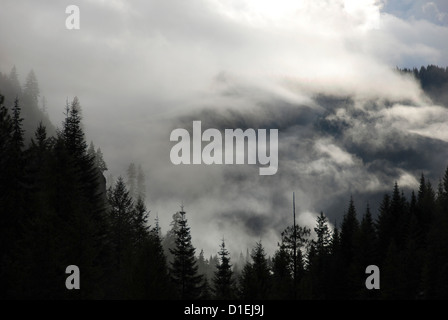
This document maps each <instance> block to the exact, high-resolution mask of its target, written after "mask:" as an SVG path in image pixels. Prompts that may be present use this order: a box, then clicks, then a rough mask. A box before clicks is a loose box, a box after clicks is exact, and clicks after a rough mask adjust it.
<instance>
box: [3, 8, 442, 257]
mask: <svg viewBox="0 0 448 320" xmlns="http://www.w3.org/2000/svg"><path fill="white" fill-rule="evenodd" d="M70 4H76V5H78V7H79V8H80V27H81V28H80V30H67V29H66V26H65V20H66V18H67V16H68V15H67V14H66V13H65V8H66V7H67V6H68V5H70ZM447 39H448V4H447V2H446V1H443V0H437V1H409V0H397V1H392V0H389V1H375V0H318V1H316V0H302V1H300V0H275V1H274V0H152V1H148V0H135V1H125V0H107V1H106V0H80V1H57V2H56V1H52V0H44V1H23V0H3V1H2V4H1V9H0V71H1V72H4V73H8V72H9V71H10V70H11V68H12V66H13V65H16V67H17V70H18V72H19V74H20V76H21V79H22V81H23V79H24V78H25V76H26V74H27V73H28V71H29V70H30V69H34V71H35V73H36V75H37V78H38V80H39V85H40V88H41V96H45V97H46V100H47V108H48V111H49V113H50V117H51V119H52V121H53V122H54V123H55V124H56V125H60V122H61V120H62V116H63V107H64V105H65V101H66V98H67V97H68V98H69V99H72V98H73V97H74V96H78V97H79V99H80V102H81V105H82V108H83V114H84V117H85V120H84V122H85V127H86V132H87V139H88V141H89V142H90V140H93V141H94V143H95V145H96V146H97V147H101V149H102V151H103V153H104V156H105V160H106V162H107V164H108V167H109V171H108V172H107V173H106V174H107V175H108V174H112V175H114V176H118V175H125V173H126V168H127V166H128V164H129V163H130V162H135V163H137V164H141V165H142V166H143V168H144V170H145V174H146V177H147V186H148V199H147V202H148V208H149V209H150V210H151V212H152V218H153V217H154V215H155V214H156V213H158V215H159V218H160V221H161V226H162V231H163V232H166V231H167V230H168V228H169V222H170V221H171V216H172V214H173V213H174V212H175V211H177V210H178V209H179V204H180V203H181V202H182V201H183V203H184V204H185V209H186V211H187V217H188V219H189V224H190V226H191V229H192V236H193V244H194V245H195V246H196V247H197V249H198V251H199V250H200V249H204V250H205V252H206V254H214V253H216V251H217V250H218V246H219V242H220V239H221V238H222V237H223V236H224V237H225V238H226V239H228V240H227V245H228V247H229V250H231V251H233V253H239V252H240V251H243V252H245V251H246V247H249V248H252V247H253V245H254V244H255V242H256V241H259V240H260V239H261V240H262V243H263V244H264V245H265V246H266V248H267V250H268V252H269V253H272V252H273V250H275V248H276V244H277V241H278V239H279V232H280V231H281V230H283V229H284V228H285V227H286V226H287V225H289V224H291V196H292V192H293V191H295V192H296V197H297V199H296V200H297V201H296V202H297V203H296V206H297V213H298V220H299V222H300V223H302V224H305V225H309V226H311V227H312V226H314V223H315V219H316V216H317V214H318V213H319V212H320V211H321V210H323V211H324V213H325V214H327V215H328V216H329V218H330V220H331V222H332V223H335V222H336V223H340V222H341V221H342V214H343V213H344V210H345V208H346V206H347V203H348V200H349V198H350V195H351V194H353V195H354V196H355V204H356V205H357V209H358V217H359V218H360V217H361V215H362V214H363V213H364V210H365V206H366V204H367V199H369V198H370V199H373V200H371V202H370V205H371V207H373V208H376V207H377V205H378V204H377V202H375V201H377V197H378V195H379V194H382V193H384V192H388V191H390V190H391V188H392V186H393V183H394V181H398V183H399V184H400V186H402V187H404V188H408V189H412V188H416V187H417V183H418V182H417V180H416V177H418V175H419V174H420V173H422V172H424V173H425V174H428V175H429V176H430V177H432V178H438V177H439V176H440V175H441V174H442V173H443V170H444V168H445V167H446V165H447V163H446V159H448V157H447V155H448V154H447V150H448V148H447V143H448V126H447V121H448V112H447V109H446V108H445V107H442V106H438V105H435V104H434V103H433V102H431V101H430V99H429V98H428V97H426V96H425V95H424V94H423V92H422V91H421V89H420V88H419V86H418V85H417V84H416V83H415V82H414V81H413V80H412V79H410V78H408V77H404V76H400V75H398V74H397V73H396V72H394V68H395V67H396V66H398V67H420V66H422V65H428V64H436V65H439V66H448V41H447ZM329 96H331V97H333V99H331V100H330V99H328V97H329ZM325 97H327V98H325ZM193 120H201V121H202V123H203V128H204V129H205V128H212V127H213V128H218V129H225V128H239V127H241V128H243V129H245V128H277V129H279V170H278V172H277V174H276V175H274V176H259V175H258V166H254V165H228V166H219V165H214V166H185V165H184V166H174V165H172V164H171V162H170V158H169V152H170V149H171V147H172V146H173V143H171V142H170V141H169V135H170V132H171V130H173V129H174V128H191V126H192V121H193ZM443 150H445V151H443ZM433 184H435V185H436V184H437V181H434V183H433ZM375 197H376V198H375Z"/></svg>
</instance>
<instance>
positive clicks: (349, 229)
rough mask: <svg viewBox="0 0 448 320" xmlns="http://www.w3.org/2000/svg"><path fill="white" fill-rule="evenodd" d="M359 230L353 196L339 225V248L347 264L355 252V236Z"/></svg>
mask: <svg viewBox="0 0 448 320" xmlns="http://www.w3.org/2000/svg"><path fill="white" fill-rule="evenodd" d="M358 230H359V222H358V219H357V218H356V209H355V205H354V203H353V198H350V202H349V206H348V210H347V213H346V214H345V215H344V218H343V220H342V225H341V250H342V254H343V255H344V258H345V261H346V262H347V263H348V264H349V263H350V262H351V261H352V260H353V257H354V254H355V248H354V246H355V243H356V236H357V234H358Z"/></svg>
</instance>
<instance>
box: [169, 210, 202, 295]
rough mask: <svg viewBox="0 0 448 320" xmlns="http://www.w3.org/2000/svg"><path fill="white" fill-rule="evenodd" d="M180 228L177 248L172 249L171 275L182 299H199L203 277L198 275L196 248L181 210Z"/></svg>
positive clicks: (177, 236)
mask: <svg viewBox="0 0 448 320" xmlns="http://www.w3.org/2000/svg"><path fill="white" fill-rule="evenodd" d="M179 214H180V216H181V218H180V220H179V228H178V230H176V231H175V235H176V239H175V247H174V249H170V251H171V253H172V254H173V255H174V261H173V262H172V263H171V267H170V274H171V278H172V280H173V282H174V285H175V287H176V290H177V293H178V296H179V298H180V299H199V298H200V296H201V291H202V288H201V284H202V281H203V279H202V277H203V276H202V275H199V274H198V266H197V262H196V258H195V256H194V253H195V250H196V249H195V248H194V247H193V245H192V243H191V235H190V227H189V226H188V224H187V219H186V217H185V214H186V212H185V211H184V210H183V208H182V209H181V211H179Z"/></svg>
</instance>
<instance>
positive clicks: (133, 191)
mask: <svg viewBox="0 0 448 320" xmlns="http://www.w3.org/2000/svg"><path fill="white" fill-rule="evenodd" d="M8 101H12V102H8ZM21 101H22V100H20V99H19V97H18V96H16V98H15V99H13V100H5V99H4V96H2V95H0V298H2V299H244V300H250V299H439V298H448V168H447V171H446V172H445V173H444V176H443V178H442V179H441V180H440V181H439V183H438V185H437V187H436V188H434V187H433V186H432V184H431V183H430V182H429V181H427V179H425V177H424V176H423V175H422V176H421V178H420V186H419V189H418V190H417V191H416V193H414V192H412V193H411V194H410V196H409V197H406V196H405V195H404V192H403V190H400V188H399V186H398V185H397V184H395V185H394V187H393V189H392V191H391V193H390V194H385V195H384V197H383V199H382V202H381V205H380V207H379V212H378V213H377V214H375V215H373V214H372V213H371V212H370V209H369V207H368V206H367V207H366V208H363V210H362V211H363V212H362V214H359V213H358V212H357V210H356V208H355V205H354V201H353V199H350V201H349V203H348V207H347V209H346V210H345V213H344V216H343V220H342V223H341V224H340V225H338V226H336V227H335V228H332V227H331V226H330V224H329V223H328V221H327V218H326V216H325V215H324V213H321V214H320V215H319V216H317V217H316V225H315V227H314V228H313V230H311V229H309V228H306V227H303V226H299V225H295V224H293V223H291V225H289V226H285V230H284V231H283V232H282V233H281V234H280V239H281V240H280V243H279V244H278V249H277V251H276V252H275V253H274V255H273V256H272V257H268V256H267V254H266V252H265V250H264V247H263V245H262V243H261V242H259V243H257V244H256V245H255V246H254V248H253V249H252V252H251V254H250V257H249V258H248V259H240V260H241V261H244V264H243V263H242V262H240V261H238V262H237V263H235V262H234V261H231V259H230V253H229V251H228V250H227V248H226V243H225V240H224V239H223V240H222V241H221V243H217V257H216V256H215V257H210V259H209V260H205V259H204V256H203V253H200V254H199V257H197V256H196V254H197V252H196V249H195V247H194V246H193V244H192V241H191V233H190V228H189V226H188V219H187V214H186V212H185V211H184V209H183V208H181V210H180V211H179V212H177V213H175V214H174V215H173V222H172V224H171V230H169V231H168V232H167V233H166V235H164V236H162V234H161V231H160V228H159V226H158V223H157V220H156V223H155V225H154V226H150V225H149V224H148V216H149V211H148V210H147V208H146V205H145V201H144V194H145V192H144V190H145V188H146V187H145V184H144V177H143V173H142V170H141V168H139V167H136V166H135V165H132V164H131V165H130V166H129V168H128V170H127V175H128V179H127V181H125V180H124V179H123V178H121V177H119V178H118V179H116V181H114V182H113V183H111V184H110V186H109V187H108V188H106V179H105V178H104V172H105V171H106V170H107V165H106V162H105V161H104V159H103V157H102V152H101V149H100V148H98V149H95V147H94V146H93V143H92V144H91V145H90V147H88V145H87V143H86V138H85V135H84V130H83V126H82V117H81V114H80V110H81V107H80V103H79V101H78V99H77V98H74V99H73V101H71V102H70V103H68V102H67V105H66V107H65V119H64V121H63V123H62V125H61V128H59V129H58V130H56V133H55V134H54V135H52V134H48V132H47V128H46V126H45V125H44V124H43V123H42V122H41V123H40V124H39V125H38V127H37V128H36V129H35V130H34V132H33V133H29V132H28V136H30V140H29V141H28V140H27V139H26V136H27V135H26V130H25V129H24V119H23V116H22V102H21ZM335 210H336V209H335ZM373 216H375V218H373ZM241 256H242V255H241ZM236 264H238V268H236ZM242 264H243V265H242ZM69 265H77V266H78V267H79V269H80V273H81V277H80V285H81V289H80V290H68V289H67V288H66V286H65V281H66V278H67V277H68V274H66V273H65V270H66V267H67V266H69ZM368 265H377V266H378V267H379V269H380V272H381V276H380V281H381V288H380V290H367V289H366V287H365V280H366V278H367V276H368V275H366V274H365V269H366V267H367V266H368Z"/></svg>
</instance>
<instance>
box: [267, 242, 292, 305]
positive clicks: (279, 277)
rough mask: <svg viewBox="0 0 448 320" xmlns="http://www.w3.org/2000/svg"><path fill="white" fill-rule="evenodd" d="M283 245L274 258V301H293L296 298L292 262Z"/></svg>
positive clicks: (272, 295)
mask: <svg viewBox="0 0 448 320" xmlns="http://www.w3.org/2000/svg"><path fill="white" fill-rule="evenodd" d="M292 259H293V257H291V255H290V253H289V252H288V250H286V248H285V246H284V245H283V244H279V249H278V250H277V251H276V252H275V254H274V257H273V258H272V293H271V298H272V299H280V300H284V299H291V298H292V297H294V287H293V280H294V279H293V270H292V269H291V266H292V261H291V260H292Z"/></svg>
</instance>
